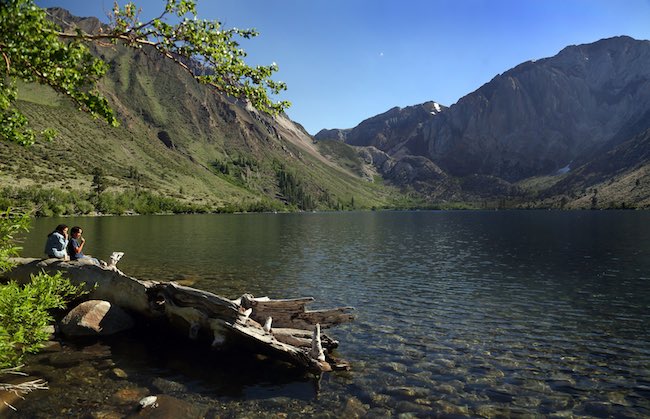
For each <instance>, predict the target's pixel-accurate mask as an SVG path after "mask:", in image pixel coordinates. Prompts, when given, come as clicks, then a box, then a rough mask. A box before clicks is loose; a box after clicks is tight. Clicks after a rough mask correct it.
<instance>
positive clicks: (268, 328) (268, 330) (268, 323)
mask: <svg viewBox="0 0 650 419" xmlns="http://www.w3.org/2000/svg"><path fill="white" fill-rule="evenodd" d="M271 323H273V318H272V317H269V318H268V319H266V321H265V322H264V327H262V329H264V331H265V332H266V333H271Z"/></svg>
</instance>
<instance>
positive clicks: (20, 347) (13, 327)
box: [0, 272, 82, 369]
mask: <svg viewBox="0 0 650 419" xmlns="http://www.w3.org/2000/svg"><path fill="white" fill-rule="evenodd" d="M81 294H82V287H77V286H75V285H73V284H71V283H70V281H69V280H67V279H64V278H62V277H61V273H60V272H59V273H57V274H56V275H53V276H51V275H47V274H45V273H40V274H38V275H36V276H34V275H32V278H31V282H30V283H29V284H27V285H25V286H24V287H21V286H20V285H18V284H17V283H16V282H14V281H11V282H9V283H8V284H6V285H2V286H0V369H4V368H13V367H16V366H18V365H20V363H21V360H22V358H23V356H24V355H25V354H26V353H34V352H37V351H38V350H39V349H41V348H42V347H43V344H44V342H46V341H47V340H48V338H49V333H48V332H47V330H46V329H45V327H46V326H47V325H49V324H50V323H51V322H52V321H53V320H54V319H53V318H52V315H51V313H50V311H51V310H53V309H57V308H58V309H62V308H65V305H66V303H67V302H68V301H70V300H71V299H73V298H75V297H77V296H79V295H81Z"/></svg>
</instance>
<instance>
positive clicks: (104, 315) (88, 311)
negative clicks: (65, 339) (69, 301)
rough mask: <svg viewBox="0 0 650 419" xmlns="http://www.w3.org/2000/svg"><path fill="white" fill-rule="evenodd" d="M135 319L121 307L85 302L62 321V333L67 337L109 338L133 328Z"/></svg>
mask: <svg viewBox="0 0 650 419" xmlns="http://www.w3.org/2000/svg"><path fill="white" fill-rule="evenodd" d="M133 325H134V323H133V319H132V318H131V316H129V315H128V314H127V313H126V312H125V311H124V310H122V309H121V308H120V307H118V306H115V305H112V304H111V303H109V302H108V301H102V300H89V301H85V302H83V303H81V304H79V305H78V306H76V307H75V308H73V309H72V310H70V312H69V313H68V314H67V315H66V316H65V317H64V318H63V320H61V322H60V329H61V333H63V334H64V335H66V336H108V335H113V334H115V333H119V332H122V331H124V330H128V329H130V328H132V327H133Z"/></svg>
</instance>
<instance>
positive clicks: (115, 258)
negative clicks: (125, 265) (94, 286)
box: [108, 252, 124, 267]
mask: <svg viewBox="0 0 650 419" xmlns="http://www.w3.org/2000/svg"><path fill="white" fill-rule="evenodd" d="M122 256H124V252H113V253H111V263H109V264H108V266H110V267H113V266H115V265H117V262H119V261H120V259H122Z"/></svg>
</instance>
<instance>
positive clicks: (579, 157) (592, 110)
mask: <svg viewBox="0 0 650 419" xmlns="http://www.w3.org/2000/svg"><path fill="white" fill-rule="evenodd" d="M431 103H433V102H428V103H426V104H422V105H415V106H412V107H408V108H404V109H399V108H393V109H391V110H389V111H387V112H386V113H384V114H381V115H377V116H375V117H373V118H370V119H368V120H366V121H363V122H361V123H360V124H359V125H358V126H357V127H355V128H352V129H349V130H345V131H342V132H340V136H339V138H340V137H342V138H343V139H344V141H345V142H346V143H348V144H350V145H353V146H357V147H371V148H374V149H377V150H380V151H383V152H385V153H386V156H385V157H384V158H382V159H380V163H379V164H377V159H371V160H372V162H373V163H374V164H375V165H376V167H377V168H378V170H379V171H380V172H381V173H382V174H384V175H385V176H386V177H387V178H388V179H390V180H391V181H392V182H394V183H395V184H398V185H402V186H414V187H415V188H416V189H418V190H420V191H422V192H424V193H426V194H428V195H429V196H430V197H431V199H434V200H435V199H453V197H456V199H460V200H468V199H469V200H472V199H484V198H485V197H486V196H492V197H493V198H494V199H498V200H504V199H507V200H512V201H513V202H520V203H521V204H522V205H531V204H532V205H539V204H540V203H541V202H546V204H544V205H547V204H549V203H550V204H551V205H555V204H557V203H560V202H561V203H563V205H567V203H569V204H570V203H571V202H574V201H575V202H578V201H579V200H580V196H584V195H587V194H588V193H587V192H586V189H588V188H593V187H594V186H597V184H598V182H603V181H605V182H614V183H615V182H616V181H617V179H619V178H621V176H622V174H623V172H629V173H632V172H634V173H636V175H635V177H636V178H637V179H638V182H639V183H640V184H642V185H643V184H645V183H647V182H648V179H647V177H646V176H645V175H644V174H643V173H645V172H643V173H642V172H639V165H640V166H641V167H645V166H647V165H648V160H647V159H642V160H641V161H639V160H638V159H636V158H632V157H633V155H631V154H630V152H621V151H620V150H621V149H619V148H618V147H619V146H621V145H624V144H625V146H624V148H625V149H626V150H637V151H638V150H639V149H643V147H642V146H641V145H639V144H637V143H639V142H641V141H645V140H644V138H646V137H645V136H644V134H643V133H645V132H646V130H647V129H648V128H650V42H649V41H638V40H635V39H632V38H630V37H625V36H621V37H615V38H610V39H603V40H600V41H597V42H595V43H592V44H586V45H577V46H570V47H567V48H564V49H563V50H562V51H560V52H559V53H558V54H557V55H556V56H554V57H550V58H546V59H542V60H537V61H529V62H525V63H522V64H520V65H518V66H516V67H514V68H513V69H511V70H508V71H506V72H504V73H503V74H500V75H497V76H495V77H494V78H493V79H492V80H491V81H490V82H488V83H486V84H485V85H483V86H481V87H480V88H479V89H477V90H476V91H474V92H472V93H470V94H468V95H466V96H464V97H463V98H461V99H460V100H459V101H458V102H457V103H455V104H453V105H451V106H450V107H449V108H444V109H442V112H437V113H435V114H431V113H428V112H427V109H430V107H431ZM333 132H334V133H336V131H332V130H330V131H321V132H319V133H318V134H317V135H316V139H318V140H321V141H322V140H327V139H337V138H335V137H334V136H333V135H332V133H333ZM630 142H632V143H633V144H630ZM644 144H645V143H644ZM616 150H619V151H616ZM361 153H362V155H363V156H366V157H367V156H368V155H372V156H375V155H377V153H376V151H372V149H367V150H364V151H362V152H361ZM632 154H633V153H632ZM606 156H608V157H606ZM421 159H425V160H426V161H427V162H426V163H424V162H423V161H422V160H421ZM611 159H619V160H620V161H619V162H617V163H615V164H614V163H610V164H607V165H604V164H597V163H596V162H599V161H605V160H607V161H611ZM386 161H393V163H391V164H390V166H391V167H390V168H389V167H387V166H386V164H385V162H386ZM416 161H417V163H415V164H414V162H416ZM399 166H401V167H402V170H398V171H394V168H395V167H399ZM433 167H435V168H436V169H435V170H432V168H433ZM585 167H588V168H590V169H589V170H588V172H589V173H593V171H594V170H597V171H598V172H599V175H598V176H592V177H591V178H590V179H591V180H587V181H573V180H571V179H575V178H578V177H580V176H584V173H585V170H586V169H585ZM609 167H612V168H613V167H616V168H617V169H616V171H613V169H608V168H609ZM404 168H408V170H407V172H410V175H409V176H406V177H405V176H403V174H404V172H405V170H404ZM535 179H536V181H534V182H533V180H535ZM414 180H415V182H414ZM634 182H635V183H636V182H637V181H636V180H635V181H634ZM531 184H535V187H534V188H532V189H531V187H530V185H531ZM577 185H580V186H579V188H578V186H577ZM576 188H578V189H576ZM637 189H638V188H637ZM644 190H645V189H644ZM540 200H542V201H540ZM544 200H546V201H544ZM548 200H550V201H548ZM626 201H627V204H630V203H633V206H641V207H644V206H647V205H649V204H650V203H649V202H648V201H649V198H648V196H643V194H641V195H640V196H636V195H635V197H630V198H629V199H627V200H626ZM601 202H602V203H603V204H602V205H616V204H617V203H616V202H614V201H612V202H607V200H601ZM621 202H622V201H621ZM581 205H582V204H576V206H577V207H580V206H581ZM569 206H571V205H569ZM582 207H584V205H582Z"/></svg>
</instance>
